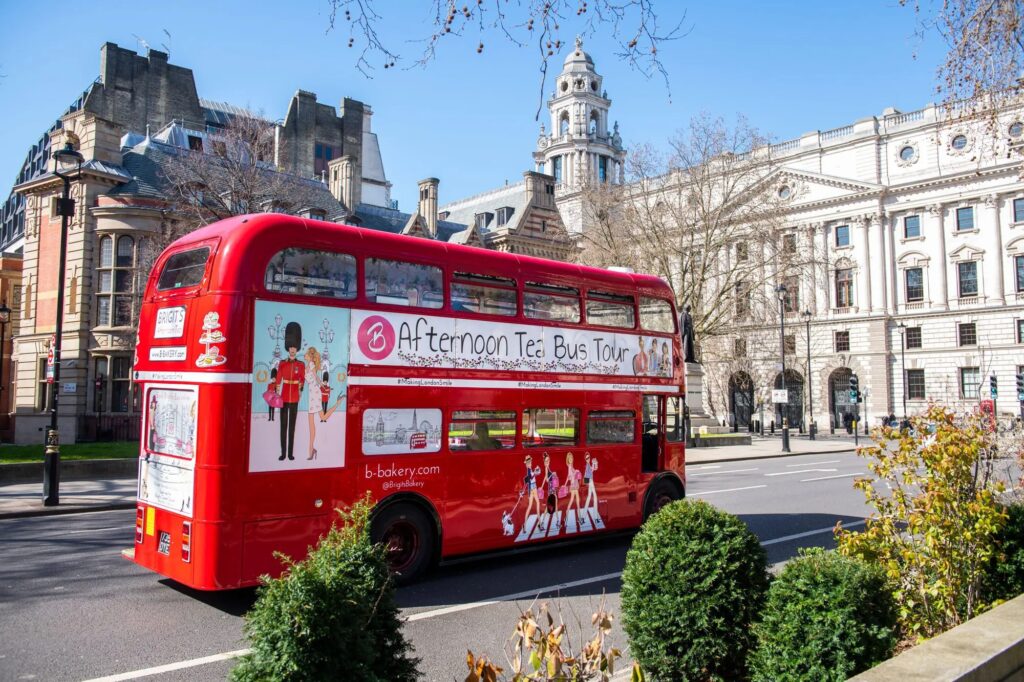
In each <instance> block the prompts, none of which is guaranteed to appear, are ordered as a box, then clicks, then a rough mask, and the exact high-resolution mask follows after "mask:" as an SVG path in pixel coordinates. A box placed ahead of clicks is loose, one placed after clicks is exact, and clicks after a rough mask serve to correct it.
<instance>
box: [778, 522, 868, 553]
mask: <svg viewBox="0 0 1024 682" xmlns="http://www.w3.org/2000/svg"><path fill="white" fill-rule="evenodd" d="M864 523H865V522H864V521H854V522H853V523H844V524H843V528H856V527H857V526H863V525H864ZM833 530H835V526H832V527H830V528H819V529H818V530H809V531H806V532H803V533H794V534H793V535H785V536H783V537H781V538H774V539H772V540H765V541H764V542H762V543H761V546H762V547H767V546H769V545H777V544H779V543H781V542H789V541H790V540H799V539H800V538H809V537H811V536H812V535H821V534H822V533H829V532H831V531H833Z"/></svg>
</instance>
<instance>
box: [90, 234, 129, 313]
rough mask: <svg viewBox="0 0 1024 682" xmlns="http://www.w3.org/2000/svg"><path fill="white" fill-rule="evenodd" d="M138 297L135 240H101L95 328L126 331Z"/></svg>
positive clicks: (107, 237)
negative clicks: (122, 329)
mask: <svg viewBox="0 0 1024 682" xmlns="http://www.w3.org/2000/svg"><path fill="white" fill-rule="evenodd" d="M134 294H135V240H134V239H133V238H132V237H129V236H127V235H122V236H121V237H118V238H117V243H116V249H115V242H114V237H111V236H104V237H101V238H100V263H99V271H98V273H97V285H96V324H97V326H100V327H127V326H130V325H131V324H132V318H133V307H134V306H133V299H134Z"/></svg>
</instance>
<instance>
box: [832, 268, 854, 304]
mask: <svg viewBox="0 0 1024 682" xmlns="http://www.w3.org/2000/svg"><path fill="white" fill-rule="evenodd" d="M852 305H853V268H843V269H841V270H836V307H837V308H849V307H850V306H852Z"/></svg>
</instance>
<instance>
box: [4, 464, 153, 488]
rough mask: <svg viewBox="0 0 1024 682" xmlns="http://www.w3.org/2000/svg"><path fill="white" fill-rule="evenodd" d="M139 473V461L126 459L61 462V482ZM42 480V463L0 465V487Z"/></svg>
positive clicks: (133, 476) (130, 476)
mask: <svg viewBox="0 0 1024 682" xmlns="http://www.w3.org/2000/svg"><path fill="white" fill-rule="evenodd" d="M138 472H139V460H138V459H137V458H135V457H128V458H127V459H81V460H61V463H60V479H61V480H62V481H82V480H89V479H93V478H135V476H137V475H138ZM42 480H43V463H42V462H30V463H27V464H3V465H0V485H8V484H11V483H31V482H32V481H42Z"/></svg>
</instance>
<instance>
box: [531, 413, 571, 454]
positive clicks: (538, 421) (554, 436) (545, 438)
mask: <svg viewBox="0 0 1024 682" xmlns="http://www.w3.org/2000/svg"><path fill="white" fill-rule="evenodd" d="M579 433H580V411H579V410H578V409H576V408H567V407H555V408H531V409H528V410H524V411H523V446H524V447H528V448H529V447H558V446H561V445H579Z"/></svg>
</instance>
